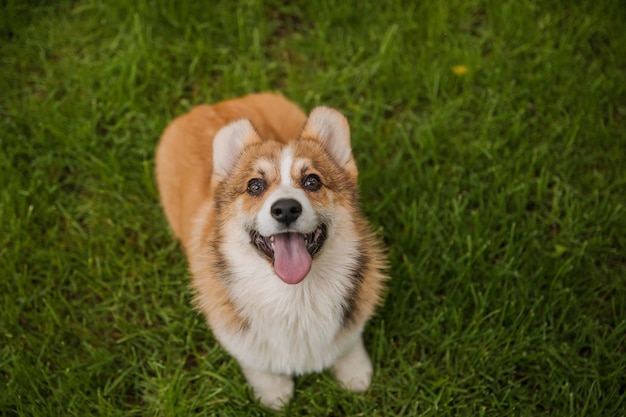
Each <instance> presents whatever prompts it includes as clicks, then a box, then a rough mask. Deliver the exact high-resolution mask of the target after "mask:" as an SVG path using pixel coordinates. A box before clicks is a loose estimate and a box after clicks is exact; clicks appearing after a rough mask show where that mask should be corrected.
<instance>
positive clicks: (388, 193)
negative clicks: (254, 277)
mask: <svg viewBox="0 0 626 417" xmlns="http://www.w3.org/2000/svg"><path fill="white" fill-rule="evenodd" d="M287 3H291V2H282V1H279V0H272V1H268V2H266V3H261V2H258V1H252V0H250V1H245V2H230V1H218V2H187V1H180V2H170V1H165V0H163V1H157V0H154V1H150V0H138V1H134V2H127V1H122V0H111V1H105V2H100V1H98V0H91V1H90V0H85V1H83V0H80V1H58V2H54V4H55V5H54V6H51V5H49V2H45V1H40V2H36V3H34V2H26V1H22V2H21V1H18V0H9V1H5V2H3V3H2V10H1V11H0V15H1V17H0V24H1V26H0V135H1V136H0V144H1V149H2V152H1V153H0V271H2V272H1V273H2V276H3V279H2V281H1V284H0V299H1V300H2V301H1V303H2V304H1V305H0V341H1V343H0V415H6V416H35V415H37V416H40V415H41V416H45V415H48V416H57V415H68V416H74V415H78V416H85V415H120V416H122V415H123V416H132V415H141V416H144V415H169V416H173V415H188V414H191V413H195V414H197V415H220V416H226V415H233V416H237V415H271V413H269V412H267V411H266V410H264V409H263V408H261V407H260V406H259V405H257V404H255V403H254V402H251V399H252V395H251V392H250V390H249V389H248V387H247V386H246V384H245V382H244V379H243V377H242V375H241V373H240V371H239V369H238V367H237V364H236V363H235V361H234V360H233V359H232V358H231V357H230V356H229V355H227V354H226V353H225V352H224V351H223V350H222V349H221V348H220V347H219V346H218V345H217V344H216V342H215V340H214V339H213V337H212V335H211V333H210V332H209V331H208V329H207V327H206V325H205V324H204V321H203V319H202V317H200V316H199V315H198V314H196V313H195V312H194V311H193V310H192V307H191V306H190V303H189V299H190V293H189V290H188V288H187V282H188V274H187V270H186V263H185V260H184V257H183V254H182V251H181V249H180V247H179V246H178V245H177V244H176V243H175V242H174V241H173V240H172V238H171V236H170V233H169V231H168V228H167V225H166V223H165V220H164V217H163V215H162V212H161V209H160V207H159V203H158V196H157V192H156V188H155V184H154V178H153V152H154V148H155V145H156V142H157V140H158V137H159V135H160V133H161V131H162V130H163V128H164V127H165V125H166V124H167V122H168V121H169V120H171V119H172V118H173V117H175V116H176V115H179V114H181V113H183V112H185V111H186V110H187V109H189V108H190V107H191V106H193V105H196V104H199V103H205V102H213V101H218V100H221V99H225V98H230V97H235V96H239V95H243V94H246V93H249V92H253V91H260V90H268V89H271V90H278V91H281V92H282V93H283V94H285V95H286V96H288V97H289V98H292V99H293V100H295V101H297V102H298V103H300V104H301V105H302V106H303V108H305V109H307V110H310V109H311V108H312V107H313V106H314V105H317V104H321V103H324V104H327V105H330V106H333V107H336V108H338V109H340V110H342V111H343V112H344V113H345V114H346V115H347V116H348V118H349V119H350V121H351V124H352V133H353V145H354V151H355V154H356V157H357V161H358V164H359V167H360V170H361V176H360V182H361V188H362V200H363V205H364V209H365V211H366V213H367V215H368V217H369V218H370V219H371V220H372V222H373V223H374V224H375V225H376V227H377V228H378V229H379V230H380V233H381V235H382V236H383V237H384V239H385V241H386V243H387V244H388V246H389V251H390V256H391V264H392V265H391V274H392V276H393V279H392V280H391V281H390V282H389V289H388V293H387V296H386V302H385V305H384V306H383V307H382V308H380V309H379V310H378V313H377V315H376V317H375V319H374V320H373V321H372V322H371V324H370V325H369V326H368V328H367V330H366V335H365V338H366V344H367V346H368V349H369V350H370V352H371V354H372V359H373V361H374V364H375V378H374V383H373V386H372V388H371V389H370V390H369V391H368V392H367V393H366V394H364V395H360V396H359V395H353V394H350V393H347V392H345V391H342V390H341V389H339V388H338V387H337V385H336V384H335V382H334V381H333V380H332V377H331V376H330V375H329V374H328V373H322V374H316V375H308V376H304V377H300V378H298V379H297V382H296V396H295V399H294V401H293V403H292V404H291V405H290V406H289V408H288V409H287V410H286V415H314V416H320V415H332V416H339V415H346V416H353V415H363V416H400V415H404V416H414V415H424V416H431V415H438V416H439V415H446V416H458V415H467V416H478V415H485V416H538V415H550V416H622V415H625V414H626V400H625V398H626V207H625V205H626V197H625V196H626V31H625V30H624V22H626V7H625V6H624V4H623V2H620V1H619V0H606V1H604V0H599V1H587V2H585V1H583V2H569V3H563V2H557V1H543V2H539V1H517V0H506V1H501V2H487V1H481V0H467V1H462V0H451V1H447V2H443V1H423V2H408V1H407V2H405V3H406V4H403V2H400V1H395V0H394V1H387V2H348V1H332V0H329V1H308V2H293V4H287ZM455 65H465V66H467V68H468V69H469V71H468V72H467V73H466V74H464V75H455V73H454V72H453V71H452V67H453V66H455Z"/></svg>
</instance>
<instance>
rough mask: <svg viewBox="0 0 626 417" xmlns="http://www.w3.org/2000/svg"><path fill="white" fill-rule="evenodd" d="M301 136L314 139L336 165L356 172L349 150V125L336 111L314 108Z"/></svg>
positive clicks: (326, 108) (321, 107)
mask: <svg viewBox="0 0 626 417" xmlns="http://www.w3.org/2000/svg"><path fill="white" fill-rule="evenodd" d="M302 136H303V137H305V136H306V137H313V138H316V139H317V140H319V141H320V142H321V143H322V144H323V145H324V148H325V149H326V152H327V153H328V154H329V155H330V156H331V158H333V160H334V161H335V162H336V163H337V164H339V165H340V166H342V167H344V168H348V169H349V170H350V171H351V170H352V169H354V170H355V171H356V165H355V163H354V159H353V158H352V149H351V148H350V125H349V124H348V120H346V118H345V117H344V116H343V115H342V114H341V113H339V112H338V111H337V110H335V109H331V108H330V107H324V106H320V107H316V108H314V109H313V110H312V111H311V114H310V115H309V119H308V120H307V122H306V125H305V126H304V130H303V131H302ZM355 174H356V172H355Z"/></svg>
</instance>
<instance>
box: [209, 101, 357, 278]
mask: <svg viewBox="0 0 626 417" xmlns="http://www.w3.org/2000/svg"><path fill="white" fill-rule="evenodd" d="M356 183H357V168H356V164H355V162H354V158H353V157H352V152H351V148H350V129H349V125H348V122H347V120H346V119H345V117H343V115H341V113H339V112H338V111H336V110H333V109H330V108H327V107H317V108H315V109H314V110H313V111H312V112H311V114H310V115H309V118H308V120H307V122H306V125H305V126H304V129H303V131H302V133H301V135H300V137H299V138H297V139H295V140H293V141H291V142H289V143H288V144H283V143H280V142H277V141H273V140H262V139H261V138H260V137H259V135H258V133H257V132H256V130H255V129H254V127H253V126H252V124H251V123H250V122H249V121H248V120H239V121H236V122H234V123H231V124H229V125H227V126H225V127H223V128H222V129H221V130H220V131H219V132H218V133H217V135H216V136H215V138H214V142H213V187H214V189H215V190H216V191H217V192H216V193H215V195H216V210H217V218H218V219H221V220H218V221H221V222H222V223H223V224H224V223H229V227H231V228H232V227H235V228H237V231H236V233H235V234H234V235H235V236H237V237H236V239H237V240H239V241H240V243H243V242H244V241H245V244H246V245H249V246H247V247H248V248H249V249H250V250H251V251H253V252H255V256H258V257H261V258H264V259H265V260H266V261H267V262H269V263H271V264H272V265H273V268H274V271H275V273H276V275H278V277H280V278H281V279H282V280H283V281H284V282H286V283H288V284H297V283H299V282H300V281H302V280H303V279H304V278H305V277H306V275H307V274H308V272H309V270H310V269H311V265H312V262H313V260H314V259H316V258H317V257H318V256H321V254H322V253H323V252H324V249H325V243H326V242H327V240H328V239H329V237H331V236H332V235H333V234H336V230H337V227H338V223H341V222H346V221H348V222H349V221H350V219H351V214H350V213H352V212H353V211H354V210H355V207H356V204H357V188H356Z"/></svg>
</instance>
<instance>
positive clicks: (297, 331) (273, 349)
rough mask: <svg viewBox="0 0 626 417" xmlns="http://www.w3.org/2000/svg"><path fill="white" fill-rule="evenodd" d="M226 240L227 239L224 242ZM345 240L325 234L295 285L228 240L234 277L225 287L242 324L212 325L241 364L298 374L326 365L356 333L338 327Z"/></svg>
mask: <svg viewBox="0 0 626 417" xmlns="http://www.w3.org/2000/svg"><path fill="white" fill-rule="evenodd" d="M228 241H230V243H228ZM355 245H356V244H355V243H353V242H350V241H342V242H340V241H338V238H337V236H335V237H334V238H329V240H328V241H327V242H326V247H325V248H324V251H323V253H321V254H320V256H319V257H318V258H317V259H316V260H315V261H314V262H313V266H312V268H311V271H310V272H309V274H308V276H307V277H306V278H305V279H304V281H302V282H301V283H299V284H297V285H289V284H286V283H284V282H283V281H281V280H280V279H279V278H278V277H277V276H276V275H275V274H274V271H273V269H272V267H271V266H270V265H269V264H268V263H267V261H265V260H263V259H261V258H260V257H259V256H258V254H256V253H253V252H251V251H249V250H248V251H247V253H243V252H242V250H241V249H242V248H241V247H240V241H239V239H233V240H229V239H228V240H227V242H226V243H225V249H226V250H225V254H226V257H227V259H228V258H230V257H229V255H228V254H237V256H236V257H234V256H233V257H232V258H231V259H228V261H229V263H230V265H231V267H232V268H233V273H234V274H233V275H234V276H235V278H234V279H233V281H232V282H231V283H230V284H229V290H230V291H229V292H230V295H231V297H232V301H233V302H234V303H235V305H236V308H237V313H238V314H239V315H241V316H242V317H243V318H245V319H246V321H247V322H248V324H249V326H248V328H247V329H246V330H243V331H237V332H233V331H232V330H226V329H221V328H220V327H219V326H215V325H214V326H213V327H214V329H213V330H214V333H215V335H216V336H217V338H218V339H219V340H220V342H221V343H222V344H223V345H224V347H225V348H226V349H227V350H228V351H229V352H230V353H231V354H232V355H233V356H235V357H236V358H237V359H238V360H239V361H240V362H241V363H242V364H245V365H247V366H250V367H253V368H256V369H260V370H265V371H270V372H272V373H283V374H302V373H306V372H315V371H321V370H322V369H324V368H327V367H328V366H330V365H331V364H332V363H333V362H334V361H335V360H336V359H337V358H338V357H339V356H340V355H341V354H342V353H344V351H345V350H346V348H348V347H349V346H351V345H352V344H353V343H354V341H355V340H356V339H357V338H358V337H359V335H360V333H361V330H362V329H361V328H356V329H354V331H353V332H351V333H347V332H345V331H344V332H341V337H339V336H338V335H339V333H340V331H341V330H342V325H343V323H342V316H343V305H344V304H345V302H346V297H347V296H348V294H350V292H351V291H352V289H353V285H354V283H353V282H352V281H351V280H350V272H351V269H352V268H354V263H355V261H353V260H352V259H351V258H352V257H351V256H350V254H354V253H355V252H354V251H355V249H356V248H354V247H353V246H355Z"/></svg>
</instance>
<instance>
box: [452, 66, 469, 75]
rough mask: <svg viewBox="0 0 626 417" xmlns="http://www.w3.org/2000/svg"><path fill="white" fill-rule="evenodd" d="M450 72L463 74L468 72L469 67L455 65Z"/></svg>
mask: <svg viewBox="0 0 626 417" xmlns="http://www.w3.org/2000/svg"><path fill="white" fill-rule="evenodd" d="M452 72H453V73H454V75H456V76H459V77H461V76H463V75H465V74H467V73H468V72H469V68H468V67H467V66H465V65H455V66H453V67H452Z"/></svg>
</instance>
